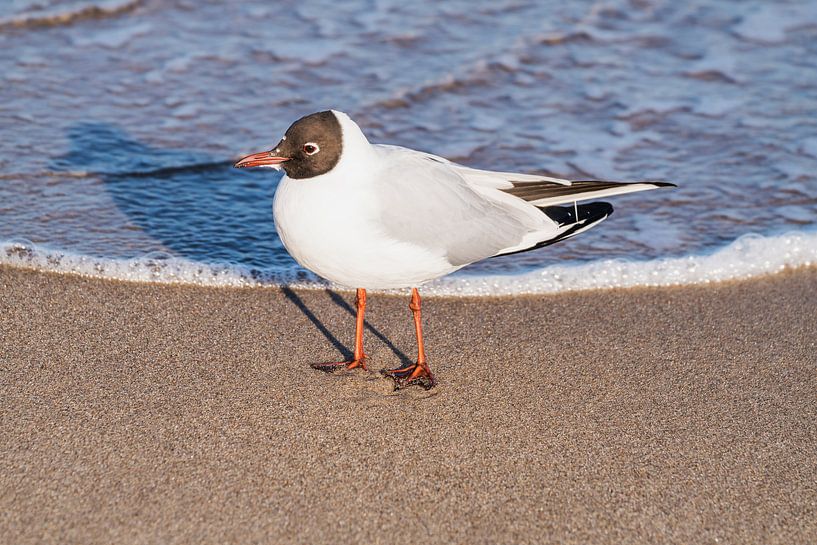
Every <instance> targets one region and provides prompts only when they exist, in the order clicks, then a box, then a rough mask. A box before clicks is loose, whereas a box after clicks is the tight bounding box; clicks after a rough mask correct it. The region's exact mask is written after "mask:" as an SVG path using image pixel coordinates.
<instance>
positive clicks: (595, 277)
mask: <svg viewBox="0 0 817 545" xmlns="http://www.w3.org/2000/svg"><path fill="white" fill-rule="evenodd" d="M4 266H7V267H18V268H24V269H26V270H33V271H39V272H45V273H57V274H75V275H79V276H82V277H84V278H92V279H104V280H118V281H124V282H135V283H149V284H157V285H171V286H201V287H249V288H253V287H259V288H273V289H280V288H281V287H288V289H296V290H325V289H331V290H334V291H347V290H348V289H350V288H345V287H342V286H338V285H333V284H330V283H323V282H324V281H323V280H321V279H319V278H318V277H317V276H314V277H310V276H309V275H308V274H305V273H304V271H300V272H298V271H278V272H275V271H273V270H265V269H260V268H253V267H250V266H246V265H237V264H228V263H204V262H198V261H195V260H190V259H187V258H184V257H171V256H169V255H166V256H164V257H156V256H154V257H150V254H149V255H146V256H143V257H141V258H131V259H125V258H101V257H93V256H88V255H81V254H73V253H70V252H66V251H62V250H54V249H49V248H47V247H38V246H37V245H35V244H33V243H31V242H27V241H20V242H17V243H14V242H12V241H6V242H0V267H4ZM809 267H817V232H799V231H797V232H795V231H792V232H786V233H778V234H776V235H767V236H763V235H755V234H751V233H748V234H745V235H743V236H741V237H738V238H737V239H735V240H733V241H732V242H730V243H728V244H727V245H725V246H722V247H720V248H715V249H710V251H709V252H704V253H701V254H691V255H685V256H676V257H664V258H655V259H647V260H621V259H597V260H592V261H588V262H582V263H569V264H557V263H551V264H549V265H544V266H543V267H542V268H537V269H533V270H527V271H517V272H514V273H511V272H506V273H490V272H488V271H484V272H481V273H479V272H477V271H475V270H471V269H468V268H466V269H464V270H463V271H462V273H455V274H454V275H452V276H448V277H444V278H440V279H437V280H434V281H431V282H429V283H427V284H425V285H424V286H423V291H424V293H425V295H426V296H443V297H445V296H452V297H470V296H475V297H491V296H518V295H545V294H558V293H579V292H583V291H588V290H590V291H596V290H603V289H630V288H663V287H677V286H706V285H712V284H716V283H720V282H731V281H748V280H752V279H759V278H764V277H766V276H768V275H771V274H780V273H784V272H786V271H792V270H798V269H801V268H809ZM310 274H311V273H310ZM158 278H161V280H157V279H158ZM372 293H375V292H372ZM377 293H382V294H386V295H389V294H396V293H399V291H398V290H381V291H378V292H377Z"/></svg>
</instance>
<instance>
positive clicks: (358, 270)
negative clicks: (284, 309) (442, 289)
mask: <svg viewBox="0 0 817 545" xmlns="http://www.w3.org/2000/svg"><path fill="white" fill-rule="evenodd" d="M383 213H388V211H383V210H381V209H380V208H379V207H378V203H377V202H376V201H375V198H374V195H372V193H371V191H367V190H366V184H365V183H362V182H361V183H356V181H355V180H352V179H350V178H349V177H348V176H335V175H333V174H332V173H330V174H326V175H323V176H318V177H315V178H309V179H304V180H293V179H290V178H288V177H286V176H284V178H283V179H282V180H281V183H280V184H279V185H278V189H277V191H276V193H275V200H274V203H273V215H274V217H275V227H276V229H277V230H278V234H279V236H280V237H281V241H282V242H283V243H284V246H285V247H286V249H287V251H288V252H289V253H290V254H291V255H292V257H294V258H295V260H296V261H297V262H298V263H299V264H301V266H303V267H305V268H307V269H309V270H311V271H313V272H315V273H316V274H318V275H320V276H322V277H323V278H326V279H328V280H331V281H333V282H337V283H339V284H343V285H345V286H349V287H353V288H369V289H389V288H403V287H413V286H418V285H420V284H422V283H423V282H426V281H428V280H431V279H434V278H438V277H440V276H443V275H445V274H448V273H450V272H453V271H454V270H456V269H457V268H459V267H456V266H453V265H451V264H450V263H449V262H448V261H447V260H446V259H445V257H444V256H443V255H435V254H434V253H432V252H431V251H429V250H427V249H424V248H421V247H419V246H417V245H414V244H410V243H405V242H400V241H397V240H394V239H393V238H392V237H389V236H388V235H386V234H385V233H384V232H383V229H382V228H381V227H380V224H379V219H380V217H381V214H383Z"/></svg>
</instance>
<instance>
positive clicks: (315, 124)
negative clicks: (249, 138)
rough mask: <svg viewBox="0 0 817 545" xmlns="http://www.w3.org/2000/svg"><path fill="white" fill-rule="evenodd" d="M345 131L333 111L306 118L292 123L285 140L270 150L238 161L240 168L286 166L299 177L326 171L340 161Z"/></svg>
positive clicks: (286, 170) (295, 177)
mask: <svg viewBox="0 0 817 545" xmlns="http://www.w3.org/2000/svg"><path fill="white" fill-rule="evenodd" d="M341 151H343V131H342V129H341V126H340V122H339V121H338V118H337V117H336V116H335V114H334V113H333V112H332V111H329V110H327V111H325V112H317V113H314V114H310V115H307V116H305V117H302V118H301V119H299V120H298V121H296V122H295V123H293V124H292V125H290V127H289V129H287V132H286V133H285V134H284V137H283V138H281V141H280V142H278V144H277V145H276V146H275V148H273V149H272V150H270V151H263V152H261V153H254V154H252V155H248V156H247V157H244V158H243V159H241V160H240V161H238V162H237V163H236V164H235V167H236V168H246V167H272V168H279V167H280V168H283V169H284V171H285V172H286V173H287V176H289V177H290V178H294V179H297V180H300V179H305V178H313V177H315V176H320V175H321V174H326V173H327V172H329V171H330V170H332V169H333V168H334V167H335V165H337V164H338V161H340V154H341Z"/></svg>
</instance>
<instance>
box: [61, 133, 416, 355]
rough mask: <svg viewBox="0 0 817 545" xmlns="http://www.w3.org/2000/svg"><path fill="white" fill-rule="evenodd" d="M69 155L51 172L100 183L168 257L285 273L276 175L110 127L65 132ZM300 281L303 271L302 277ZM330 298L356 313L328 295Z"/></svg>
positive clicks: (288, 292)
mask: <svg viewBox="0 0 817 545" xmlns="http://www.w3.org/2000/svg"><path fill="white" fill-rule="evenodd" d="M67 136H68V144H69V149H68V152H67V153H65V154H64V155H62V156H60V157H58V158H56V159H55V160H54V162H53V164H52V165H51V168H52V169H53V170H55V171H59V172H77V171H81V172H86V173H88V175H89V176H94V177H98V178H99V179H100V180H101V181H102V183H103V186H104V187H105V189H106V191H107V192H108V194H109V195H110V197H111V199H112V200H113V202H114V203H115V204H116V206H117V208H118V209H119V210H120V211H121V212H122V213H123V214H124V215H125V216H126V217H127V219H128V220H129V222H131V223H132V224H133V225H134V226H135V227H136V228H138V229H139V230H141V231H142V232H144V233H145V234H146V235H148V236H149V237H150V238H152V239H153V240H156V241H159V242H160V243H161V245H162V247H163V248H165V249H167V251H168V253H170V254H171V255H173V256H178V257H184V258H186V259H188V260H192V261H197V262H200V263H207V264H213V263H218V262H229V263H238V264H240V265H243V266H246V267H248V268H250V269H255V270H259V271H260V270H261V269H264V268H270V267H275V268H279V267H280V268H289V269H296V267H297V266H296V264H295V262H294V261H293V260H292V258H290V257H289V255H288V254H287V253H286V251H284V249H283V245H282V244H281V241H280V239H279V238H278V235H277V233H276V232H275V226H274V224H273V219H272V196H273V194H274V192H275V187H276V186H277V184H278V181H279V180H280V176H276V175H275V174H274V173H271V172H269V171H268V170H266V169H264V170H241V171H239V170H235V169H233V168H232V161H228V160H224V159H223V158H215V157H213V156H212V155H209V154H207V153H202V152H196V151H190V150H181V149H167V148H160V147H153V146H150V145H148V144H145V143H142V142H140V141H139V140H137V139H135V138H133V137H132V136H130V135H129V134H128V133H127V132H125V131H124V130H123V129H121V128H119V127H117V126H115V125H113V124H110V123H81V124H77V125H74V126H72V127H70V128H69V129H68V131H67ZM301 274H302V275H303V277H304V278H306V276H307V275H306V273H303V272H302V273H301ZM282 291H283V294H284V296H285V297H286V299H287V300H288V301H290V302H291V303H292V304H293V305H295V306H296V307H297V308H298V309H299V310H300V311H301V312H302V313H303V314H304V316H306V317H307V318H308V319H309V321H310V322H312V324H313V325H314V326H315V327H316V328H317V329H318V331H320V332H321V334H323V336H324V337H326V339H327V340H328V341H329V342H330V343H331V344H332V346H334V347H335V349H336V350H338V351H339V352H340V353H341V354H342V355H343V357H344V358H349V357H351V355H352V351H351V350H350V349H349V348H348V347H347V346H346V345H345V344H343V343H342V342H341V341H339V340H338V338H337V337H336V336H335V335H334V334H333V333H332V331H331V330H330V329H329V328H328V327H327V326H326V324H324V322H322V321H321V320H320V319H319V318H318V317H317V315H316V314H315V313H314V312H313V311H312V310H311V309H310V308H309V307H308V305H307V304H306V303H305V302H304V301H303V299H302V298H301V297H300V296H299V295H298V294H297V292H296V291H294V290H292V289H290V288H283V289H282ZM326 293H327V294H328V296H329V298H330V300H331V301H332V302H333V303H334V304H336V305H338V306H339V307H341V308H343V309H344V310H346V311H347V312H348V313H349V314H351V315H353V316H354V314H355V310H354V309H353V308H352V306H351V305H349V303H347V302H346V301H345V300H344V299H343V297H342V296H341V295H340V294H339V293H337V292H335V291H332V290H329V289H327V290H326ZM366 328H367V330H369V331H370V332H371V333H373V334H374V335H375V336H376V337H377V338H378V339H380V340H381V341H382V342H384V343H385V344H386V345H387V346H388V347H389V348H390V349H391V350H392V351H393V352H394V353H395V354H396V355H397V357H398V358H400V360H401V362H403V363H406V362H409V361H410V360H409V358H408V356H406V354H404V353H403V352H402V351H400V350H399V349H398V348H397V347H396V346H394V344H393V343H392V342H391V341H390V340H389V339H388V338H387V337H386V336H385V335H384V334H383V333H381V332H380V331H379V330H378V329H377V328H375V327H374V326H372V325H371V324H369V323H368V322H367V323H366Z"/></svg>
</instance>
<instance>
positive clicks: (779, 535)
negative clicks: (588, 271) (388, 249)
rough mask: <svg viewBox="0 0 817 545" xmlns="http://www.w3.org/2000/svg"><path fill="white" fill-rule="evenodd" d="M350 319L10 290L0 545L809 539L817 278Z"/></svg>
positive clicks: (3, 293) (0, 314) (246, 302)
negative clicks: (360, 352) (417, 368)
mask: <svg viewBox="0 0 817 545" xmlns="http://www.w3.org/2000/svg"><path fill="white" fill-rule="evenodd" d="M352 297H353V296H352V294H350V293H342V294H335V293H331V292H326V291H297V292H293V291H288V290H278V289H212V288H197V287H168V286H158V285H147V284H128V283H120V282H110V281H102V280H89V279H83V278H79V277H74V276H67V275H57V274H50V273H39V272H33V271H24V270H20V269H12V268H7V267H6V268H0V339H1V340H0V394H2V395H0V438H1V439H0V535H2V536H4V537H3V539H2V541H3V542H4V543H14V544H25V543H60V544H69V543H83V544H93V543H122V544H125V543H196V544H202V543H310V544H317V543H469V544H474V543H548V542H559V543H715V542H719V543H741V544H745V543H767V544H768V543H786V544H794V543H814V542H815V541H817V373H816V372H815V367H817V344H815V343H817V340H816V339H817V335H815V332H817V313H816V312H815V309H816V308H817V271H816V270H814V269H807V270H799V271H795V272H788V273H784V274H780V275H777V276H773V277H767V278H764V279H759V280H752V281H745V282H736V283H729V284H721V285H717V286H712V287H688V288H671V289H633V290H626V291H606V292H586V293H577V294H566V295H559V296H536V297H533V296H520V297H516V298H487V299H436V298H427V299H425V300H424V308H423V310H424V314H425V316H424V321H425V326H426V334H427V343H428V350H429V356H430V361H431V364H432V367H433V369H434V371H435V372H436V375H437V378H438V380H439V383H440V385H439V386H438V387H437V388H435V389H433V390H431V391H428V392H427V391H424V390H422V389H419V388H412V389H407V390H403V391H398V392H394V391H392V388H391V385H390V382H389V381H387V380H386V379H383V378H381V377H380V376H379V375H378V374H377V373H376V372H371V373H368V374H367V373H339V374H336V375H326V374H323V373H320V372H317V371H314V370H313V369H311V368H310V367H309V363H311V362H316V361H323V360H332V359H336V358H341V357H343V356H344V355H345V354H346V353H348V352H349V350H350V348H351V341H352V333H353V320H352V316H351V306H350V304H351V300H352ZM369 303H370V311H369V314H368V316H367V318H368V321H369V329H368V330H367V332H366V343H367V344H366V348H367V352H368V354H369V364H370V366H371V368H372V369H373V370H377V369H380V368H382V367H391V366H394V365H396V364H398V363H399V362H400V359H401V358H403V359H406V358H413V357H414V339H413V331H412V328H411V325H410V313H409V310H408V308H407V303H408V301H407V299H405V298H398V297H391V296H388V297H387V296H378V295H373V296H371V297H370V298H369Z"/></svg>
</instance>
